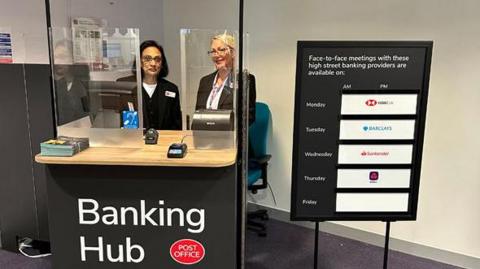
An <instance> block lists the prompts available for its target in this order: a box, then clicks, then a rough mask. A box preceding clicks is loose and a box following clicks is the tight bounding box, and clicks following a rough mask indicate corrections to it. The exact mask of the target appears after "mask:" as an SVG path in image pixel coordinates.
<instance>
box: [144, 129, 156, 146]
mask: <svg viewBox="0 0 480 269" xmlns="http://www.w3.org/2000/svg"><path fill="white" fill-rule="evenodd" d="M157 141H158V132H157V130H155V129H153V128H150V129H148V130H147V132H146V133H145V144H147V145H155V144H157Z"/></svg>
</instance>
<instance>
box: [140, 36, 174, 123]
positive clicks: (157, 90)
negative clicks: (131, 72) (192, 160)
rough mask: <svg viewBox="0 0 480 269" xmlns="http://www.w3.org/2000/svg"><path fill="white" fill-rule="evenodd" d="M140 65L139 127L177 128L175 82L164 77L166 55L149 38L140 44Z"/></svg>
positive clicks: (166, 70) (166, 66)
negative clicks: (141, 113) (141, 120)
mask: <svg viewBox="0 0 480 269" xmlns="http://www.w3.org/2000/svg"><path fill="white" fill-rule="evenodd" d="M140 57H141V58H140V59H141V65H142V70H141V72H142V89H143V90H142V99H143V126H144V127H145V129H150V128H154V129H156V130H181V129H182V112H181V110H180V96H179V92H178V88H177V86H176V85H175V84H173V83H171V82H170V81H168V80H166V79H165V77H166V76H167V75H168V64H167V58H166V56H165V53H164V51H163V48H162V46H160V45H159V44H158V43H157V42H155V41H153V40H147V41H144V42H143V43H142V44H141V45H140Z"/></svg>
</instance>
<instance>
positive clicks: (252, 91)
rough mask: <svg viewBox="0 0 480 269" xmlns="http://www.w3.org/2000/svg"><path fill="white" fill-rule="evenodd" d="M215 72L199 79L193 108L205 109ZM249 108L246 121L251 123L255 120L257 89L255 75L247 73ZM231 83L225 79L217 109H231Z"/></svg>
mask: <svg viewBox="0 0 480 269" xmlns="http://www.w3.org/2000/svg"><path fill="white" fill-rule="evenodd" d="M216 74H217V72H216V71H215V72H213V73H211V74H210V75H206V76H204V77H203V78H202V79H200V84H199V85H198V92H197V103H196V105H195V110H198V109H206V108H207V100H208V96H209V95H210V91H211V90H212V86H213V81H214V80H215V76H216ZM248 78H249V79H248V80H249V108H248V123H249V124H252V123H253V122H254V121H255V101H256V99H257V96H256V95H257V91H256V84H255V76H254V75H252V74H249V76H248ZM230 84H231V83H230V82H229V81H227V82H226V83H225V86H224V87H223V91H222V95H221V96H220V100H219V101H218V109H233V96H234V95H233V87H232V85H230Z"/></svg>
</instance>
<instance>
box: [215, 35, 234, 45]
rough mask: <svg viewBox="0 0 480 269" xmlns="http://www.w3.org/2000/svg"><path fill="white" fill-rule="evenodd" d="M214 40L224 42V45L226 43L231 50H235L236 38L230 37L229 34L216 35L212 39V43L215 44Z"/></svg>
mask: <svg viewBox="0 0 480 269" xmlns="http://www.w3.org/2000/svg"><path fill="white" fill-rule="evenodd" d="M213 40H220V41H223V43H225V45H227V46H228V47H230V48H231V49H235V37H233V36H231V35H228V34H227V33H223V34H220V35H216V36H214V37H213V38H212V42H213Z"/></svg>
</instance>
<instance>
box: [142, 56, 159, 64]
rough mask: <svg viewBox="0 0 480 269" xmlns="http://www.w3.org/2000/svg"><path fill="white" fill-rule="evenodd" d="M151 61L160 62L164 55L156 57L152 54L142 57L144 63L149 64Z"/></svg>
mask: <svg viewBox="0 0 480 269" xmlns="http://www.w3.org/2000/svg"><path fill="white" fill-rule="evenodd" d="M151 61H155V63H157V64H159V63H161V62H162V57H160V56H155V57H152V56H143V57H142V62H143V63H144V64H148V63H150V62H151Z"/></svg>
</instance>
